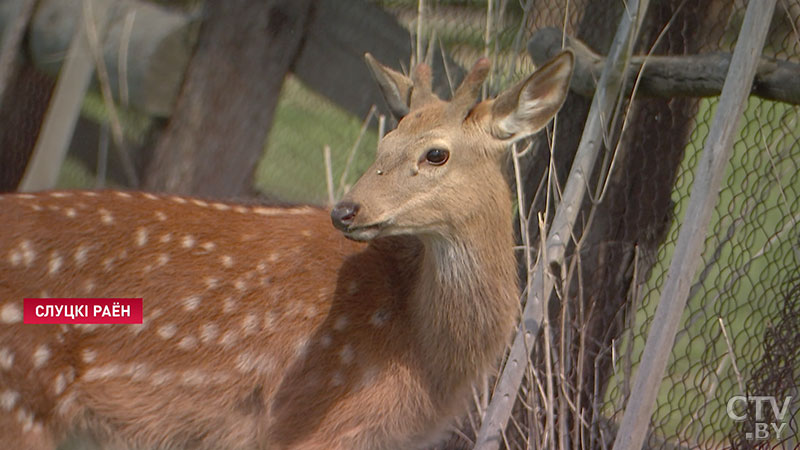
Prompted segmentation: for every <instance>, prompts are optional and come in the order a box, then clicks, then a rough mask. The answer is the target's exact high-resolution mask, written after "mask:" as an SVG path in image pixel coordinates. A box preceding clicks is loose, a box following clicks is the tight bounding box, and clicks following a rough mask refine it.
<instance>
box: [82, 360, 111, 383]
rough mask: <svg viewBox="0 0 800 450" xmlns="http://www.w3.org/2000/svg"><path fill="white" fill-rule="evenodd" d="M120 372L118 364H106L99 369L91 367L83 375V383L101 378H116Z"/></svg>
mask: <svg viewBox="0 0 800 450" xmlns="http://www.w3.org/2000/svg"><path fill="white" fill-rule="evenodd" d="M119 372H120V366H119V365H118V364H106V365H104V366H100V367H92V368H90V369H89V370H87V371H86V372H84V373H83V377H82V378H83V380H84V381H95V380H100V379H103V378H111V377H115V376H117V374H119Z"/></svg>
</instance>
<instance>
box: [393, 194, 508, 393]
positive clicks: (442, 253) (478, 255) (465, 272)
mask: <svg viewBox="0 0 800 450" xmlns="http://www.w3.org/2000/svg"><path fill="white" fill-rule="evenodd" d="M500 197H501V200H500V201H499V204H501V205H503V208H502V209H498V210H492V211H481V213H479V214H476V215H475V216H474V217H472V218H471V220H469V221H467V222H465V223H462V224H458V226H457V227H455V230H456V231H454V232H453V233H452V234H451V235H449V236H446V237H444V236H439V235H437V236H425V237H423V238H422V239H421V240H422V243H423V252H422V256H421V259H420V271H419V272H418V283H417V284H416V288H415V289H414V291H413V292H412V293H411V296H412V298H411V303H410V305H409V306H410V312H411V315H412V323H413V324H414V325H413V326H414V328H415V336H416V339H417V346H418V349H419V351H420V353H421V357H422V358H423V359H422V363H423V364H424V365H425V366H427V369H428V372H429V373H430V374H431V377H433V379H435V380H437V384H440V383H441V386H443V389H442V390H441V392H446V391H447V390H450V389H453V388H456V387H458V386H462V387H464V386H466V385H468V384H469V383H472V382H473V381H474V380H475V378H476V377H479V376H481V375H482V374H483V373H484V372H485V371H487V370H488V369H490V368H491V367H493V365H494V364H495V363H496V360H497V356H498V355H500V354H502V352H503V349H504V346H505V344H506V342H507V339H508V337H509V336H510V334H511V331H512V329H513V326H514V323H515V320H516V316H517V312H518V308H519V304H518V293H517V273H516V262H515V258H514V254H513V236H512V225H511V220H512V219H511V201H510V194H509V192H508V188H507V187H505V186H504V189H503V193H502V194H501V195H500ZM495 200H497V199H495ZM445 376H446V377H447V378H446V379H445V378H443V377H445Z"/></svg>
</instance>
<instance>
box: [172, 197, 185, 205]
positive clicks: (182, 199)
mask: <svg viewBox="0 0 800 450" xmlns="http://www.w3.org/2000/svg"><path fill="white" fill-rule="evenodd" d="M170 200H172V201H173V202H175V203H178V204H181V205H185V204H186V199H185V198H181V197H177V196H173V197H170Z"/></svg>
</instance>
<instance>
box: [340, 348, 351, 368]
mask: <svg viewBox="0 0 800 450" xmlns="http://www.w3.org/2000/svg"><path fill="white" fill-rule="evenodd" d="M353 357H354V355H353V346H351V345H350V344H345V345H344V347H342V349H341V350H340V351H339V359H341V360H342V364H350V363H351V362H353Z"/></svg>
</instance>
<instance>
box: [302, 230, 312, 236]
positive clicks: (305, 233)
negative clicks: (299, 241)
mask: <svg viewBox="0 0 800 450" xmlns="http://www.w3.org/2000/svg"><path fill="white" fill-rule="evenodd" d="M300 234H302V235H303V236H305V237H311V234H312V233H311V230H303V231H301V233H300Z"/></svg>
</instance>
